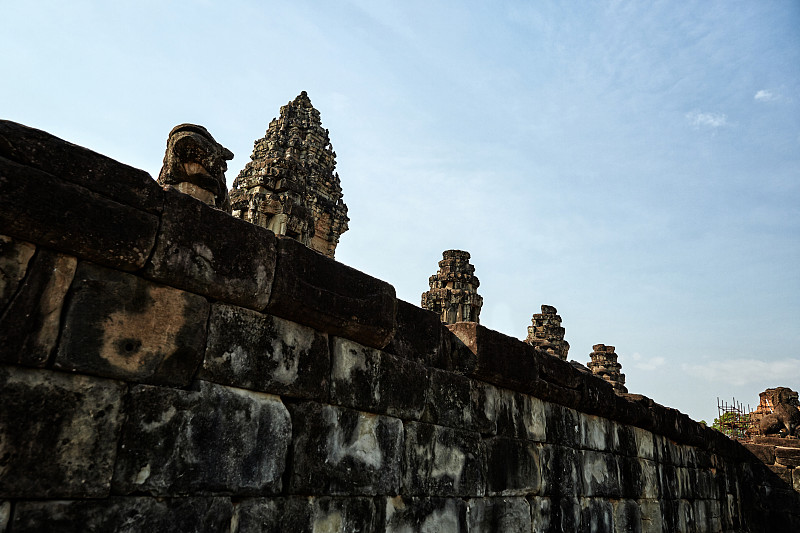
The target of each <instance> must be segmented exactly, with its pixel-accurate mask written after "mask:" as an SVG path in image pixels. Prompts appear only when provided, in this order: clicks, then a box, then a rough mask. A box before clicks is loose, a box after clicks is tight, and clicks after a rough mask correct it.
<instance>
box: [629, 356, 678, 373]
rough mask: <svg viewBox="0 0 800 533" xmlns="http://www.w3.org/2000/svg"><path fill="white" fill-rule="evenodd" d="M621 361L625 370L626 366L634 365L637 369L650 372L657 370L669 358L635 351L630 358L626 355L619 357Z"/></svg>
mask: <svg viewBox="0 0 800 533" xmlns="http://www.w3.org/2000/svg"><path fill="white" fill-rule="evenodd" d="M619 362H620V363H621V364H622V365H623V368H622V369H623V370H625V367H626V366H627V367H629V368H630V367H633V368H635V369H637V370H644V371H645V372H650V371H652V370H657V369H658V368H660V367H662V366H664V363H666V362H667V360H666V359H665V358H664V357H661V356H656V357H645V356H643V355H642V354H640V353H639V352H634V354H633V355H631V356H630V358H628V357H625V356H620V357H619Z"/></svg>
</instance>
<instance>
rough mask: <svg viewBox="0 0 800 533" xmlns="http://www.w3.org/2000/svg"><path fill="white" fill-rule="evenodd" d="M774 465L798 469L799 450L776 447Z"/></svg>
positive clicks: (799, 460) (799, 463) (799, 465)
mask: <svg viewBox="0 0 800 533" xmlns="http://www.w3.org/2000/svg"><path fill="white" fill-rule="evenodd" d="M775 463H776V464H779V465H783V466H787V467H789V468H797V467H800V448H790V447H787V446H776V447H775Z"/></svg>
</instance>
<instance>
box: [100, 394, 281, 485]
mask: <svg viewBox="0 0 800 533" xmlns="http://www.w3.org/2000/svg"><path fill="white" fill-rule="evenodd" d="M198 386H199V390H196V391H184V390H176V389H169V388H162V387H152V386H148V385H138V386H136V387H134V388H133V389H131V392H130V395H129V399H128V419H127V421H126V423H125V427H124V430H123V433H122V440H121V443H122V445H121V446H120V453H119V456H118V459H117V464H116V468H115V470H114V480H113V485H114V491H115V493H118V494H130V493H134V492H137V493H148V494H152V495H154V496H175V495H184V494H188V495H191V494H197V493H200V492H224V493H228V494H233V495H259V494H273V493H277V492H279V491H280V490H281V476H282V475H283V471H284V467H285V464H286V455H287V451H288V448H289V442H290V440H291V433H292V424H291V420H290V419H289V413H288V412H287V410H286V408H285V407H284V405H283V403H282V402H281V400H280V398H278V397H277V396H272V395H269V394H263V393H258V392H251V391H245V390H242V389H233V388H229V387H223V386H221V385H215V384H212V383H206V382H203V381H201V382H199V383H198Z"/></svg>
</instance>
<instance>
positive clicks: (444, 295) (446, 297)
mask: <svg viewBox="0 0 800 533" xmlns="http://www.w3.org/2000/svg"><path fill="white" fill-rule="evenodd" d="M442 257H443V259H442V260H441V261H439V271H438V272H437V273H436V274H434V275H433V276H431V277H430V279H429V280H428V283H429V285H430V287H431V288H430V290H429V291H428V292H424V293H422V307H423V308H424V309H428V310H429V311H433V312H434V313H437V314H438V315H439V317H440V318H441V320H442V322H444V323H445V324H455V323H456V322H480V320H479V316H480V314H481V306H482V305H483V298H481V297H480V296H479V295H478V285H480V282H479V281H478V278H477V277H475V267H474V266H472V265H471V264H470V263H469V252H464V251H462V250H447V251H445V252H444V253H443V254H442Z"/></svg>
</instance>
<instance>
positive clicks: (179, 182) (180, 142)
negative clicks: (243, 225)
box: [158, 124, 233, 213]
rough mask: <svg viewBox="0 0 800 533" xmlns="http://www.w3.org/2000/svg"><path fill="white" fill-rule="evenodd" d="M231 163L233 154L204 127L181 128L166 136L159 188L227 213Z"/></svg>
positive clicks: (229, 208)
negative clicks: (226, 178) (179, 193)
mask: <svg viewBox="0 0 800 533" xmlns="http://www.w3.org/2000/svg"><path fill="white" fill-rule="evenodd" d="M231 159H233V153H232V152H231V151H230V150H228V149H227V148H225V147H224V146H222V145H221V144H219V143H218V142H217V141H215V140H214V137H212V136H211V134H210V133H208V130H207V129H205V128H204V127H203V126H198V125H197V124H180V125H178V126H175V127H174V128H172V131H170V132H169V137H168V138H167V150H166V152H165V153H164V164H163V166H162V167H161V172H159V174H158V184H159V185H161V186H162V187H172V188H174V189H177V190H179V191H180V192H182V193H185V194H188V195H189V196H193V197H195V198H197V199H198V200H200V201H201V202H205V203H206V204H208V205H212V206H214V207H217V208H219V209H222V210H223V211H226V212H228V213H230V211H231V207H230V203H229V201H228V185H227V184H226V183H225V171H226V170H228V163H227V161H229V160H231Z"/></svg>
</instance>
